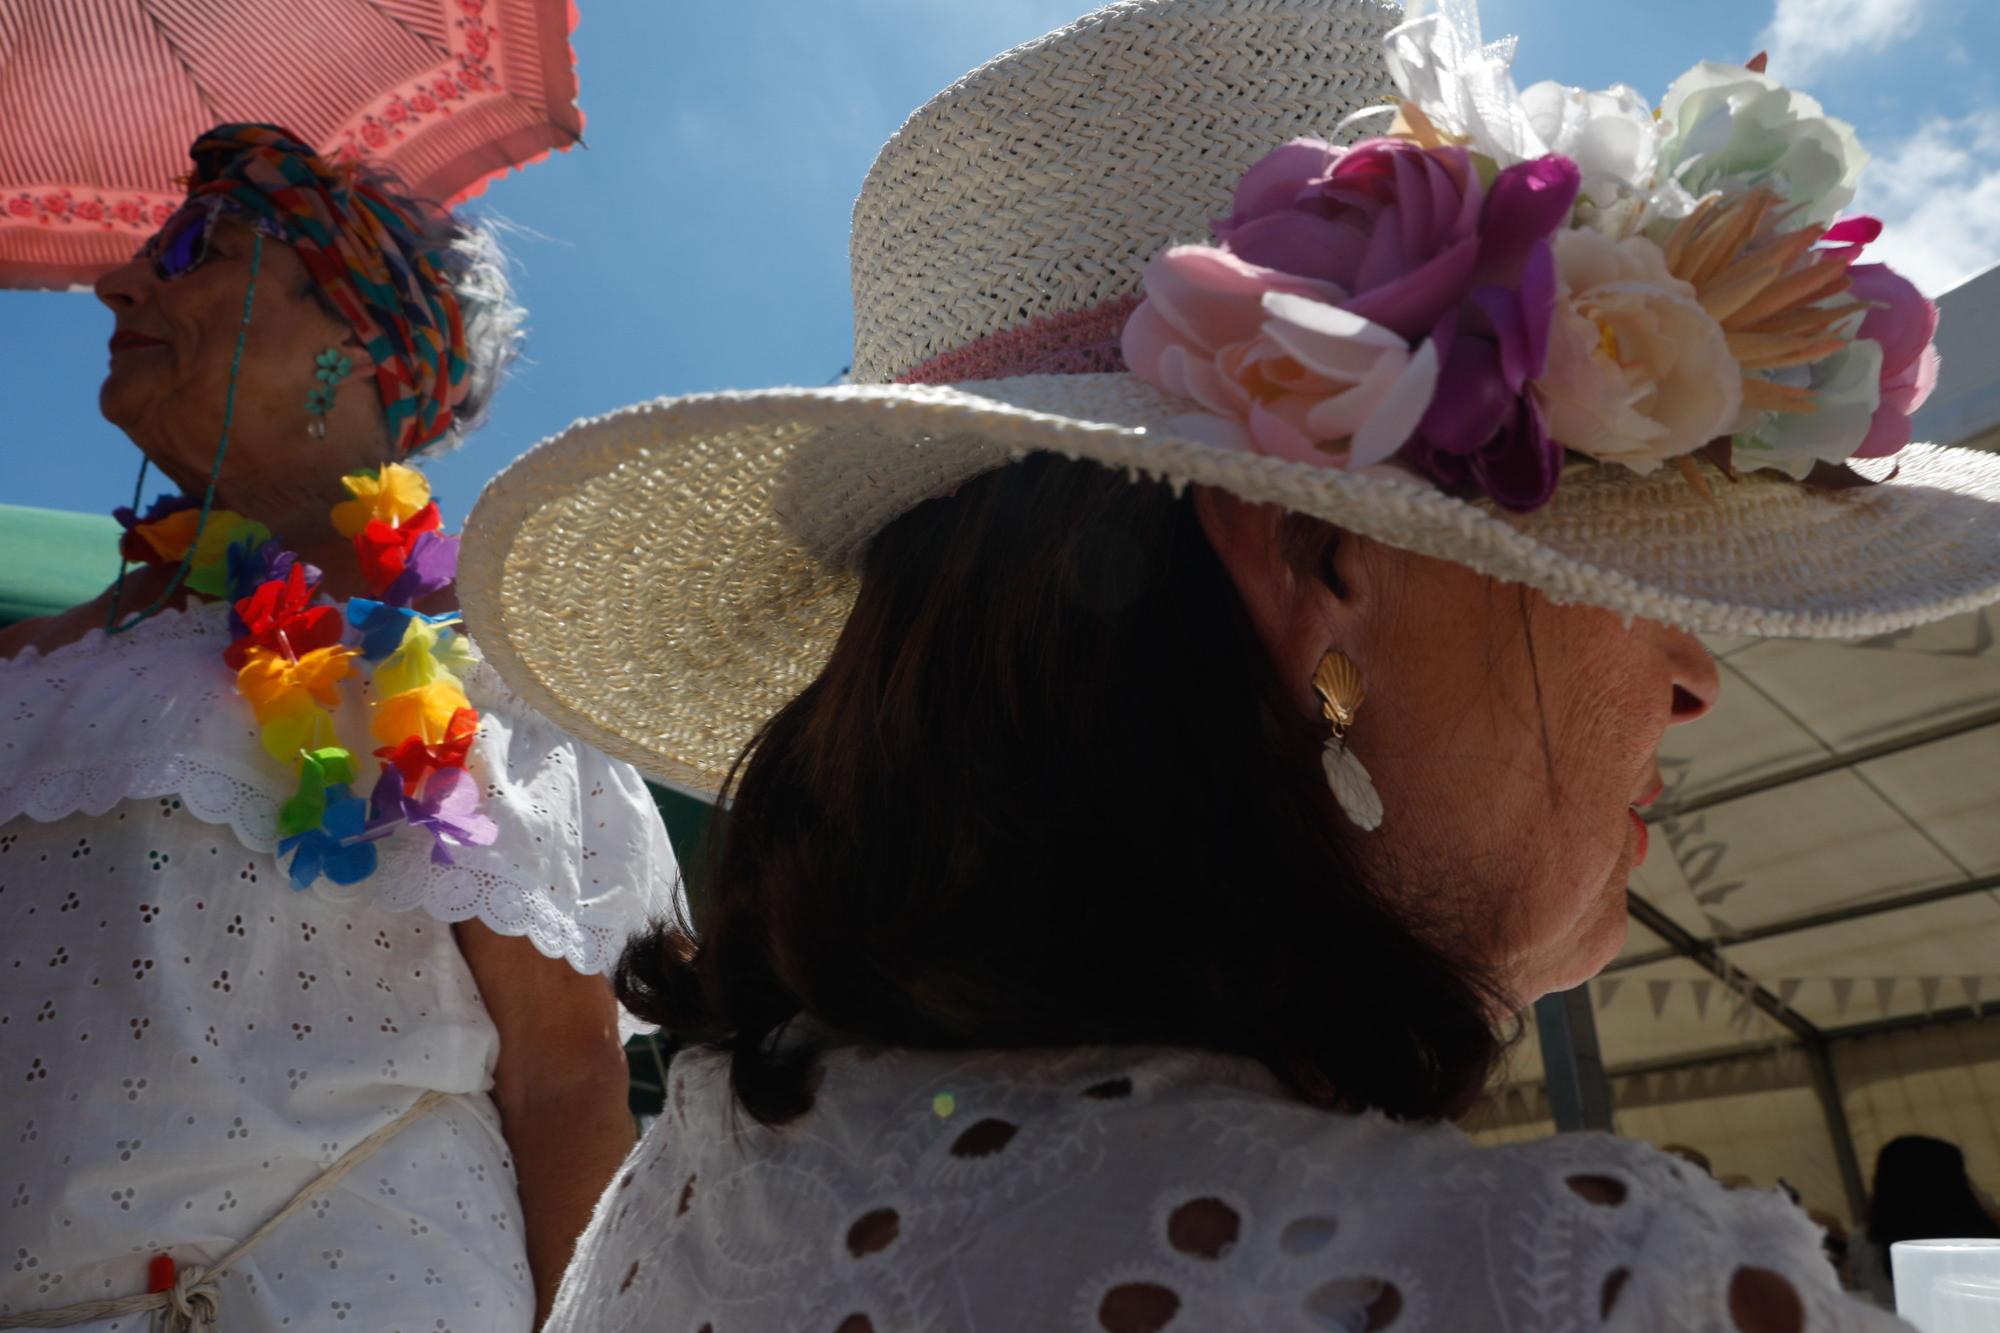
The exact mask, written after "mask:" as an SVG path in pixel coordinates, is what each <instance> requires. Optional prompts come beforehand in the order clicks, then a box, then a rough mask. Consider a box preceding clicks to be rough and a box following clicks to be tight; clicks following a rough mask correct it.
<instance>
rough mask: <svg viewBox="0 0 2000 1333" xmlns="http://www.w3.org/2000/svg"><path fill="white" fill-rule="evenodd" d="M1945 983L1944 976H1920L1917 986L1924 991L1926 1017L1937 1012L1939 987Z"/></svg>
mask: <svg viewBox="0 0 2000 1333" xmlns="http://www.w3.org/2000/svg"><path fill="white" fill-rule="evenodd" d="M1942 985H1944V978H1943V977H1918V978H1917V988H1918V989H1919V990H1921V991H1922V992H1923V993H1924V1017H1925V1018H1929V1017H1930V1016H1931V1015H1932V1014H1934V1013H1936V1012H1937V997H1938V987H1940V986H1942Z"/></svg>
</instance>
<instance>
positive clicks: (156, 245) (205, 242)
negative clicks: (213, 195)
mask: <svg viewBox="0 0 2000 1333" xmlns="http://www.w3.org/2000/svg"><path fill="white" fill-rule="evenodd" d="M221 211H222V210H221V209H219V208H217V207H215V206H214V205H213V204H211V203H209V202H207V201H205V200H204V201H199V202H193V201H191V202H189V203H185V204H182V205H181V206H180V207H179V208H178V209H176V210H175V211H174V214H173V216H172V217H170V218H168V219H167V220H166V222H165V223H163V224H162V225H161V227H160V229H159V230H158V231H156V232H154V233H153V235H152V237H151V239H149V240H148V241H147V242H146V243H145V244H144V245H143V246H141V247H139V254H138V256H137V257H138V258H140V259H149V260H151V261H152V263H153V276H154V277H156V278H158V279H159V280H160V281H161V282H172V281H173V280H174V279H175V278H184V277H186V276H187V275H188V274H190V273H192V272H194V271H195V270H196V269H198V268H200V267H201V266H202V265H203V264H205V263H207V262H208V260H209V258H210V255H211V253H212V249H211V243H210V234H211V233H212V232H213V231H214V229H215V219H216V217H217V216H218V215H220V213H221Z"/></svg>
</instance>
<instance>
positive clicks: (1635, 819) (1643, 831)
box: [1625, 810, 1652, 866]
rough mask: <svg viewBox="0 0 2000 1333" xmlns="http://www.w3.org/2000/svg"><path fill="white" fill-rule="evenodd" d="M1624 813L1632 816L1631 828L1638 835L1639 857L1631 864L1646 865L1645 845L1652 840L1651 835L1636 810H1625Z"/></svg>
mask: <svg viewBox="0 0 2000 1333" xmlns="http://www.w3.org/2000/svg"><path fill="white" fill-rule="evenodd" d="M1625 813H1627V814H1629V815H1631V816H1632V827H1633V828H1634V829H1636V830H1638V835H1639V855H1638V859H1636V860H1635V861H1633V863H1632V864H1633V865H1635V866H1639V865H1644V864H1645V863H1646V844H1647V843H1648V842H1650V841H1651V840H1652V834H1651V833H1650V832H1649V831H1648V830H1647V828H1646V821H1645V820H1644V819H1643V818H1641V817H1640V815H1639V812H1638V811H1637V810H1627V811H1626V812H1625Z"/></svg>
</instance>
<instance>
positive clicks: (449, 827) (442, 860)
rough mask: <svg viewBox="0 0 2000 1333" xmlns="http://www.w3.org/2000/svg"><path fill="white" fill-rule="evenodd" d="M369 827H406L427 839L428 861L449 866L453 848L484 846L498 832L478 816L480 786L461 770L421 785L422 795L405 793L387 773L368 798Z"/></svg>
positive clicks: (393, 773) (441, 772)
mask: <svg viewBox="0 0 2000 1333" xmlns="http://www.w3.org/2000/svg"><path fill="white" fill-rule="evenodd" d="M369 811H370V818H371V822H372V823H373V824H374V825H376V826H377V827H380V826H383V825H385V824H395V823H404V824H409V825H410V826H412V827H414V828H420V829H423V830H425V831H426V832H428V833H429V834H430V835H431V861H432V862H433V863H434V864H436V865H441V866H448V865H451V864H452V859H451V849H452V848H454V847H476V846H486V845H488V844H490V843H492V842H493V841H494V840H495V839H497V838H498V837H499V836H500V827H499V825H497V824H495V823H494V822H493V821H492V820H491V819H490V818H488V817H487V816H485V815H483V814H481V813H480V812H479V783H478V781H477V780H476V779H474V778H473V776H472V775H471V774H470V773H467V772H466V771H465V770H464V769H462V768H440V769H436V770H434V771H433V772H432V773H431V774H430V776H429V777H427V778H425V779H424V785H423V790H422V793H421V794H420V795H417V796H411V795H409V794H407V793H406V792H405V790H404V788H403V783H402V779H401V775H399V774H398V773H397V772H396V770H394V769H387V768H385V769H384V770H382V776H381V777H380V778H379V779H377V781H376V783H375V791H374V793H373V794H372V795H371V796H370V798H369Z"/></svg>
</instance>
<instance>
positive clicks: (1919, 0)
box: [1757, 0, 1927, 88]
mask: <svg viewBox="0 0 2000 1333" xmlns="http://www.w3.org/2000/svg"><path fill="white" fill-rule="evenodd" d="M1926 3H1927V0H1778V7H1777V10H1776V12H1775V13H1773V14H1772V15H1771V21H1770V23H1769V24H1767V25H1765V28H1764V31H1763V33H1762V34H1761V35H1760V36H1759V37H1758V39H1757V40H1758V43H1759V44H1760V45H1761V46H1762V47H1763V48H1764V49H1765V50H1767V51H1769V52H1770V53H1771V75H1772V77H1773V78H1776V79H1778V80H1780V81H1782V82H1783V83H1785V84H1786V85H1787V86H1789V87H1793V88H1797V87H1799V86H1800V85H1801V84H1803V83H1804V82H1805V81H1806V80H1807V79H1809V78H1811V77H1812V75H1813V73H1814V71H1815V70H1817V69H1818V68H1819V67H1820V66H1821V65H1823V64H1825V63H1826V62H1828V61H1832V60H1837V59H1839V58H1840V57H1841V56H1844V55H1847V54H1849V53H1850V52H1854V51H1879V50H1880V49H1881V48H1882V47H1884V46H1888V45H1891V44H1892V43H1895V42H1897V41H1900V40H1901V39H1903V38H1905V37H1908V36H1910V35H1911V34H1912V33H1914V32H1915V31H1916V30H1917V28H1918V26H1919V25H1920V24H1921V22H1922V20H1923V9H1924V6H1925V4H1926Z"/></svg>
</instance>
